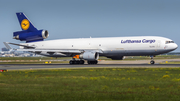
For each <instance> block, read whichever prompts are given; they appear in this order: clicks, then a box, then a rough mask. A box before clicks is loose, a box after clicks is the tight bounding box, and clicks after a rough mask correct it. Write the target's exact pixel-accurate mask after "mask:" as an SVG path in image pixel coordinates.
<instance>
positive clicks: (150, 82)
mask: <svg viewBox="0 0 180 101" xmlns="http://www.w3.org/2000/svg"><path fill="white" fill-rule="evenodd" d="M57 100H59V101H100V100H101V101H113V100H116V101H120V100H121V101H132V100H133V101H180V68H149V69H147V68H134V69H130V68H129V69H128V68H126V69H120V68H119V69H118V68H102V69H53V70H22V71H8V72H2V73H0V101H57Z"/></svg>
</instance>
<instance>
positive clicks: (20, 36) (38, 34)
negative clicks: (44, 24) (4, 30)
mask: <svg viewBox="0 0 180 101" xmlns="http://www.w3.org/2000/svg"><path fill="white" fill-rule="evenodd" d="M48 36H49V33H48V31H47V30H38V31H34V32H27V31H19V32H14V33H13V39H16V40H20V41H26V42H34V41H43V40H44V39H46V38H47V37H48Z"/></svg>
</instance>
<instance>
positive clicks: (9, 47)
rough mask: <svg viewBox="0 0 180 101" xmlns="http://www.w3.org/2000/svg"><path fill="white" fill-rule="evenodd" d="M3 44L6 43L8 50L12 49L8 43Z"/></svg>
mask: <svg viewBox="0 0 180 101" xmlns="http://www.w3.org/2000/svg"><path fill="white" fill-rule="evenodd" d="M3 43H4V45H5V46H6V49H12V48H11V47H10V46H9V45H8V43H7V42H3Z"/></svg>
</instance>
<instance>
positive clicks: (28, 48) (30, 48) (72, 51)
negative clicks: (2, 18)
mask: <svg viewBox="0 0 180 101" xmlns="http://www.w3.org/2000/svg"><path fill="white" fill-rule="evenodd" d="M4 43H6V44H12V45H16V46H22V47H24V48H23V49H21V48H20V49H16V50H17V51H28V52H33V53H43V52H46V53H49V54H51V53H62V54H81V53H83V52H85V51H93V52H97V53H103V51H102V50H101V49H83V50H82V49H81V50H80V49H36V47H35V46H27V45H22V44H16V43H9V42H4Z"/></svg>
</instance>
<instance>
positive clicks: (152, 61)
mask: <svg viewBox="0 0 180 101" xmlns="http://www.w3.org/2000/svg"><path fill="white" fill-rule="evenodd" d="M150 57H151V61H150V64H152V65H153V64H155V61H154V59H153V56H150Z"/></svg>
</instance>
